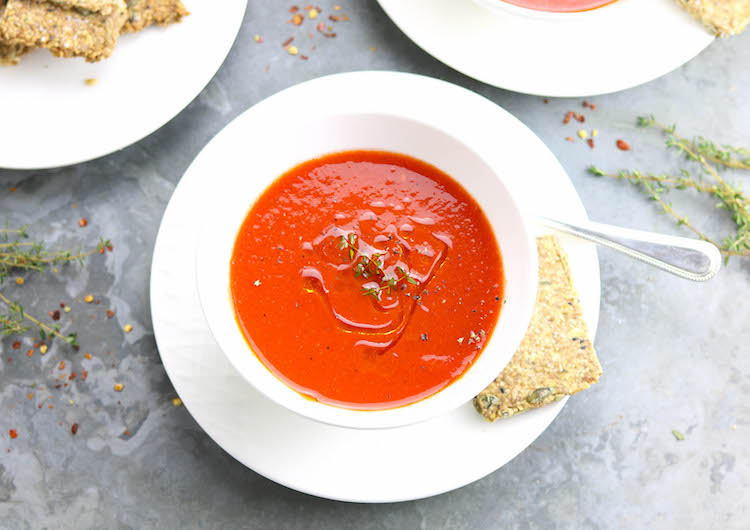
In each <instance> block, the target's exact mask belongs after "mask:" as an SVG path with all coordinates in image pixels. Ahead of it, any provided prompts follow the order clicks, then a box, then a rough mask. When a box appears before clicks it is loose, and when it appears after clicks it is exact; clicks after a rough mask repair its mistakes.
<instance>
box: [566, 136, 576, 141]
mask: <svg viewBox="0 0 750 530" xmlns="http://www.w3.org/2000/svg"><path fill="white" fill-rule="evenodd" d="M565 139H566V140H567V141H569V142H575V141H576V139H575V138H573V137H572V136H566V137H565Z"/></svg>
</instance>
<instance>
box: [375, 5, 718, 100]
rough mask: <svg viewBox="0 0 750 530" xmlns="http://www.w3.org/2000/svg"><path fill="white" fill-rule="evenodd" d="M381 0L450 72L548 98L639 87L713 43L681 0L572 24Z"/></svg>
mask: <svg viewBox="0 0 750 530" xmlns="http://www.w3.org/2000/svg"><path fill="white" fill-rule="evenodd" d="M497 1H498V2H500V0H497ZM378 2H380V5H381V6H382V8H383V9H384V10H385V12H386V13H387V14H388V16H389V17H391V19H392V20H393V21H394V22H395V23H396V25H397V26H398V27H399V28H401V31H403V32H404V33H405V34H406V35H407V36H408V37H409V38H411V40H413V41H414V42H415V43H416V44H417V45H418V46H420V47H421V48H422V49H424V50H425V51H426V52H427V53H429V54H430V55H432V56H434V57H435V58H437V59H438V60H440V61H442V62H444V63H445V64H447V65H448V66H450V67H452V68H454V69H456V70H458V71H459V72H461V73H463V74H465V75H468V76H469V77H473V78H474V79H478V80H479V81H483V82H485V83H488V84H490V85H493V86H496V87H500V88H505V89H508V90H513V91H515V92H523V93H526V94H537V95H541V96H554V97H578V96H591V95H595V94H605V93H609V92H615V91H617V90H623V89H626V88H630V87H633V86H636V85H640V84H641V83H645V82H647V81H651V80H652V79H655V78H657V77H659V76H661V75H664V74H666V73H668V72H671V71H672V70H674V69H675V68H677V67H679V66H681V65H682V64H684V63H686V62H687V61H689V60H690V59H692V58H693V57H695V56H696V55H697V54H698V53H699V52H700V51H701V50H703V49H704V48H705V47H706V46H708V45H709V44H710V43H711V42H712V41H713V37H712V36H711V35H710V34H709V33H708V32H707V31H705V30H704V29H703V27H702V26H701V25H700V23H698V22H696V21H695V20H693V19H692V18H691V17H690V16H689V15H688V14H687V13H685V12H684V11H683V10H682V9H681V8H680V7H679V6H678V5H677V4H676V2H675V1H674V0H619V1H618V2H617V3H615V4H613V5H610V6H607V7H604V8H601V9H600V10H593V11H591V12H586V13H574V14H573V17H572V20H570V21H568V20H567V19H566V20H565V21H557V20H549V19H547V20H545V19H544V18H543V17H530V16H523V15H516V14H513V13H505V12H502V11H501V10H493V9H489V8H487V7H483V6H481V5H479V4H478V3H476V2H474V1H472V0H378Z"/></svg>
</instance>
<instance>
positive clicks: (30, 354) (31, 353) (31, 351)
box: [26, 350, 34, 357]
mask: <svg viewBox="0 0 750 530" xmlns="http://www.w3.org/2000/svg"><path fill="white" fill-rule="evenodd" d="M32 355H34V350H29V351H27V352H26V356H27V357H31V356H32Z"/></svg>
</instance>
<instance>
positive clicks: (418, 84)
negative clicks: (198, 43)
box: [151, 72, 600, 502]
mask: <svg viewBox="0 0 750 530" xmlns="http://www.w3.org/2000/svg"><path fill="white" fill-rule="evenodd" d="M426 94H428V95H429V97H425V95H426ZM299 101H315V102H316V105H315V106H314V107H311V108H312V109H314V108H317V107H328V106H334V107H336V108H339V109H342V111H346V109H348V108H358V109H361V108H362V101H366V102H367V105H368V106H369V107H370V108H371V109H372V110H373V111H377V112H386V111H393V112H397V111H398V109H399V107H400V106H402V105H409V106H410V108H411V109H412V110H413V112H423V113H441V114H444V118H443V119H445V120H451V122H452V124H453V128H454V130H455V131H456V134H460V135H462V136H464V137H466V138H469V139H470V145H471V146H472V147H473V149H475V150H476V151H477V153H478V154H479V155H480V156H482V158H483V159H484V160H485V161H486V163H487V164H489V165H490V166H491V167H492V168H493V169H494V171H495V172H497V173H498V174H502V175H504V178H505V180H506V182H507V185H508V186H509V187H510V188H511V189H512V191H513V192H514V194H515V195H516V196H517V197H518V200H519V202H520V203H521V206H522V207H523V208H524V209H525V210H528V211H534V212H540V211H541V212H545V213H546V214H547V215H549V216H552V217H556V218H563V219H570V220H579V221H583V220H586V219H587V217H586V212H585V210H584V208H583V206H582V204H581V201H580V199H579V198H578V195H577V194H576V191H575V189H574V188H573V185H572V184H571V182H570V180H569V179H568V178H567V175H566V174H565V172H564V170H563V169H562V167H561V166H560V164H559V163H558V162H557V160H556V159H555V157H554V156H553V155H552V153H551V152H550V151H549V150H548V149H547V148H546V147H545V146H544V144H543V143H542V142H541V141H540V140H539V139H538V138H537V137H536V136H535V135H534V134H533V133H532V132H531V131H530V130H529V129H528V128H526V127H525V126H524V125H523V124H522V123H521V122H519V121H518V120H517V119H516V118H514V117H513V116H511V115H510V114H509V113H507V112H506V111H504V110H503V109H501V108H500V107H498V106H497V105H495V104H494V103H492V102H491V101H489V100H487V99H485V98H483V97H481V96H479V95H477V94H475V93H473V92H470V91H468V90H465V89H463V88H460V87H457V86H455V85H451V84H449V83H445V82H443V81H438V80H435V79H430V78H426V77H421V76H416V75H412V74H402V73H393V72H358V73H349V74H339V75H333V76H329V77H324V78H320V79H316V80H313V81H309V82H307V83H303V84H301V85H297V86H295V87H292V88H290V89H287V90H285V91H283V92H280V93H278V94H276V95H274V96H272V97H270V98H268V99H266V100H264V101H262V102H260V103H258V104H257V105H255V106H254V107H252V108H251V109H249V110H248V111H246V112H245V113H244V114H242V115H241V116H240V117H239V118H237V119H236V120H235V121H233V122H232V123H231V124H229V125H228V126H227V127H226V128H225V129H224V130H223V131H222V132H220V133H219V134H218V135H217V136H216V137H215V138H214V139H213V140H212V141H211V142H210V143H209V144H208V145H207V146H206V147H205V148H204V150H203V151H202V152H201V153H200V155H198V157H197V158H196V160H195V161H194V162H193V164H192V165H191V166H190V168H188V170H187V172H186V173H185V175H184V176H183V178H182V180H181V181H180V183H179V185H178V186H177V189H176V190H175V192H174V195H173V196H172V199H171V201H170V203H169V205H168V207H167V210H166V212H165V214H164V218H163V220H162V224H161V227H160V229H159V235H158V238H157V241H156V248H155V250H154V258H153V264H152V269H151V310H152V317H153V324H154V333H155V336H156V341H157V344H158V347H159V352H160V354H161V357H162V361H163V364H164V367H165V369H166V371H167V373H168V375H169V377H170V379H171V380H172V384H173V385H174V387H175V389H176V391H177V392H178V394H179V395H180V398H181V399H182V401H183V403H184V404H185V406H186V407H187V409H188V410H189V411H190V413H191V414H192V415H193V417H194V418H195V420H196V421H197V422H198V423H199V424H200V425H201V427H202V428H203V429H204V430H205V431H206V432H207V433H208V435H209V436H211V438H213V439H214V440H215V441H216V443H217V444H219V445H220V446H221V447H222V448H224V449H225V450H226V451H227V452H228V453H229V454H231V455H232V456H234V457H235V458H236V459H237V460H239V461H240V462H242V463H243V464H245V465H246V466H248V467H249V468H251V469H253V470H254V471H256V472H258V473H260V474H261V475H264V476H266V477H268V478H269V479H271V480H274V481H276V482H278V483H280V484H283V485H285V486H288V487H290V488H294V489H296V490H299V491H303V492H305V493H309V494H312V495H317V496H320V497H326V498H330V499H338V500H346V501H354V502H396V501H405V500H411V499H417V498H421V497H428V496H431V495H436V494H439V493H443V492H445V491H449V490H452V489H455V488H459V487H461V486H464V485H466V484H469V483H471V482H473V481H475V480H477V479H480V478H482V477H483V476H485V475H487V474H489V473H491V472H492V471H495V470H496V469H498V468H499V467H501V466H502V465H504V464H505V463H507V462H508V461H509V460H511V459H512V458H513V457H515V456H516V455H517V454H518V453H520V452H521V451H522V450H523V449H524V448H526V447H527V446H528V445H529V444H531V443H532V442H533V441H534V439H536V437H537V436H539V434H541V433H542V431H544V429H546V428H547V426H548V425H549V424H550V423H551V422H552V420H553V419H554V418H555V416H556V415H557V414H558V413H559V412H560V410H561V409H562V407H563V406H564V404H565V401H566V400H562V401H559V402H557V403H554V404H552V405H549V406H547V407H544V408H541V409H537V410H533V411H530V412H528V413H524V414H521V415H519V416H517V417H513V418H510V419H507V420H502V421H499V422H496V423H494V424H488V423H486V422H485V421H484V420H483V419H482V418H481V417H480V416H479V414H477V412H476V411H475V410H474V408H473V406H472V404H471V403H466V404H465V405H463V406H462V407H460V408H459V409H457V410H455V411H453V412H452V413H449V414H446V415H443V416H439V417H437V418H434V419H432V420H429V421H425V422H422V423H419V424H415V425H410V426H407V427H400V428H394V429H381V430H355V429H348V428H342V427H334V426H330V425H324V424H322V423H318V422H315V421H312V420H309V419H306V418H303V417H301V416H299V415H297V414H295V413H293V412H290V411H289V410H287V409H285V408H283V407H281V406H279V405H277V404H275V403H273V402H272V401H270V400H269V399H267V398H265V397H263V396H262V395H261V394H260V393H258V392H257V391H256V390H255V389H254V388H253V387H252V386H251V385H250V384H249V383H247V382H246V381H245V379H244V378H243V377H242V376H241V375H240V374H239V373H238V372H237V371H236V370H235V369H234V368H233V366H232V364H231V363H230V362H229V360H228V359H227V358H226V357H225V356H224V355H223V354H222V352H221V349H220V348H219V346H218V345H217V344H216V342H215V341H214V339H213V337H212V335H211V333H210V331H209V329H208V326H207V324H206V321H205V319H204V317H203V313H202V311H201V307H200V303H199V301H198V295H197V289H196V287H195V285H196V278H195V268H194V267H193V266H192V264H193V263H194V262H195V252H196V242H197V236H198V234H199V233H200V231H201V224H202V217H201V215H197V214H196V213H197V212H199V211H200V205H201V204H202V203H203V201H205V200H211V194H212V193H213V192H214V190H216V189H220V188H221V187H222V186H224V185H226V183H227V181H228V179H227V177H226V172H227V171H229V170H230V168H233V167H236V164H235V162H236V161H234V160H228V159H227V158H226V153H227V152H231V149H229V150H227V146H234V145H241V144H242V142H243V139H244V138H246V137H247V133H248V131H250V130H254V129H258V130H263V128H264V127H265V126H267V125H268V124H271V123H274V122H275V121H277V120H278V119H279V116H285V115H286V114H287V113H289V112H298V109H299V107H298V105H296V104H297V103H298V102H299ZM448 101H449V102H451V104H450V105H445V104H444V103H445V102H448ZM311 112H314V110H311ZM294 140H295V141H304V133H303V132H300V133H299V134H298V135H297V136H295V139H294ZM504 146H505V147H504ZM248 178H252V167H248ZM540 189H544V190H545V193H541V194H540V193H539V190H540ZM561 243H562V245H563V248H564V249H565V250H566V251H567V253H568V255H569V261H570V267H571V270H572V272H573V275H574V279H575V282H576V285H577V287H578V291H579V296H580V299H581V303H582V305H583V310H584V316H585V318H586V321H587V322H588V325H589V328H590V330H591V333H592V334H595V332H596V325H597V322H598V315H599V294H600V293H599V287H600V286H599V262H598V259H597V254H596V249H595V248H594V246H593V245H590V244H588V243H584V242H580V241H575V240H571V239H567V238H561ZM425 440H439V441H440V443H425ZM480 446H491V447H492V448H493V450H492V451H481V452H480V451H463V450H461V451H460V455H457V457H456V458H446V457H445V456H446V455H445V448H446V447H453V448H471V447H480ZM364 455H366V457H364ZM436 461H440V462H441V465H440V466H435V462H436ZM394 477H398V480H394Z"/></svg>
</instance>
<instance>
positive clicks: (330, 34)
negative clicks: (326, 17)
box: [317, 22, 336, 38]
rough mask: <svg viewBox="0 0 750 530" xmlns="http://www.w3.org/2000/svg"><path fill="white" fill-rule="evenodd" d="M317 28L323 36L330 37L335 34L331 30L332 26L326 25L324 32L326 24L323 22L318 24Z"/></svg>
mask: <svg viewBox="0 0 750 530" xmlns="http://www.w3.org/2000/svg"><path fill="white" fill-rule="evenodd" d="M317 28H318V31H319V32H320V34H321V35H323V36H324V37H328V38H331V37H335V36H336V34H335V33H333V32H332V31H331V29H332V28H331V27H330V26H328V32H326V25H325V24H324V23H323V22H321V23H320V24H318V26H317Z"/></svg>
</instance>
